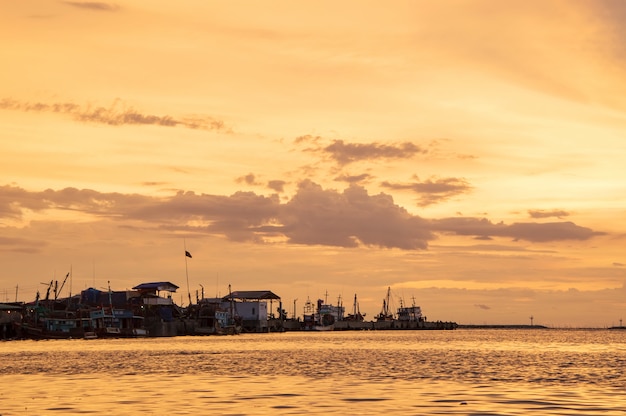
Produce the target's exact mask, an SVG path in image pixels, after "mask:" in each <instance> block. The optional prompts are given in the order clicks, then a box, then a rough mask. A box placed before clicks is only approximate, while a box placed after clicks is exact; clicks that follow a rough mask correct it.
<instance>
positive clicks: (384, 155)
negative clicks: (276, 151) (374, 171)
mask: <svg viewBox="0 0 626 416" xmlns="http://www.w3.org/2000/svg"><path fill="white" fill-rule="evenodd" d="M320 150H321V151H322V152H324V153H326V154H328V155H329V156H330V158H331V159H333V160H334V161H335V162H337V163H338V164H340V165H347V164H349V163H353V162H358V161H361V160H374V159H410V158H412V157H413V156H415V155H416V154H418V153H426V150H425V149H422V148H421V147H419V146H417V145H415V144H413V143H411V142H404V143H398V144H392V145H389V144H380V143H366V144H362V143H345V142H344V141H343V140H334V141H333V142H332V143H331V144H330V145H328V146H326V147H323V148H321V149H320Z"/></svg>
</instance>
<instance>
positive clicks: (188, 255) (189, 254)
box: [185, 250, 192, 259]
mask: <svg viewBox="0 0 626 416" xmlns="http://www.w3.org/2000/svg"><path fill="white" fill-rule="evenodd" d="M185 256H187V257H189V258H190V259H191V258H192V257H191V253H190V252H188V251H187V250H185Z"/></svg>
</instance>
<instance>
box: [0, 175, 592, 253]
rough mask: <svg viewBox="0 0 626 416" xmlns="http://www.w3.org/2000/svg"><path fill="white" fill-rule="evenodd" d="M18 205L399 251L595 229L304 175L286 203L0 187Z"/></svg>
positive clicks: (249, 196)
mask: <svg viewBox="0 0 626 416" xmlns="http://www.w3.org/2000/svg"><path fill="white" fill-rule="evenodd" d="M24 210H30V211H35V212H37V211H45V210H68V211H77V212H82V213H87V214H91V215H93V216H95V217H106V218H109V219H111V220H113V221H127V220H131V221H134V222H137V221H138V222H143V223H144V224H146V225H149V226H156V227H160V228H163V229H164V230H171V231H180V230H185V231H195V232H198V233H207V234H220V235H224V236H226V237H227V238H229V239H231V240H235V241H255V242H264V241H267V239H272V238H275V237H279V238H281V239H283V240H286V241H288V242H290V243H294V244H310V245H328V246H340V247H357V246H376V247H387V248H399V249H404V250H415V249H426V248H427V247H428V243H429V242H430V241H432V240H434V239H435V238H437V236H438V235H439V234H444V235H445V234H455V235H462V236H470V237H475V238H478V239H489V238H492V237H508V238H512V239H523V240H527V241H532V242H546V241H557V240H587V239H590V238H592V237H594V236H597V235H601V234H603V233H600V232H596V231H593V230H591V229H589V228H585V227H581V226H578V225H576V224H574V223H571V222H552V223H546V224H538V223H513V224H510V225H506V224H503V223H498V224H493V223H492V222H490V221H489V220H487V219H478V218H456V217H455V218H444V219H433V220H428V219H424V218H421V217H419V216H416V215H412V214H410V213H409V212H407V211H406V210H405V209H404V208H402V207H400V206H398V205H396V204H395V203H394V201H393V198H392V197H391V196H390V195H387V194H384V193H380V194H378V195H369V194H368V192H367V190H366V189H365V188H364V187H362V186H358V185H351V186H349V187H348V188H347V189H345V190H344V191H343V192H339V191H336V190H331V189H323V188H322V187H321V186H320V185H318V184H315V183H313V182H311V181H309V180H306V181H303V182H302V183H300V184H299V186H298V189H297V193H296V194H295V195H294V196H293V198H291V199H290V200H289V201H288V202H286V203H281V202H280V200H279V198H278V196H277V195H273V196H271V197H266V196H262V195H257V194H255V193H253V192H237V193H235V194H233V195H230V196H223V195H207V194H196V193H194V192H182V191H179V192H178V193H176V194H175V195H173V196H170V197H150V196H145V195H138V194H120V193H101V192H97V191H94V190H90V189H76V188H65V189H61V190H58V191H55V190H51V189H47V190H45V191H42V192H29V191H26V190H24V189H21V188H18V187H14V186H2V187H0V216H1V217H5V218H20V217H21V216H22V213H23V212H24Z"/></svg>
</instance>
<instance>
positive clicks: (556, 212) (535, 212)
mask: <svg viewBox="0 0 626 416" xmlns="http://www.w3.org/2000/svg"><path fill="white" fill-rule="evenodd" d="M528 214H529V215H530V217H531V218H550V217H556V218H563V217H567V216H569V215H570V213H569V212H567V211H563V210H560V209H553V210H549V211H547V210H543V209H529V210H528Z"/></svg>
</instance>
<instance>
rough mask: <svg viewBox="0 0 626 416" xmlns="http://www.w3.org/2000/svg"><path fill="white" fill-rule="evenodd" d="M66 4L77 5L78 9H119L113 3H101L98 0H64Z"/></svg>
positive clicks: (107, 10)
mask: <svg viewBox="0 0 626 416" xmlns="http://www.w3.org/2000/svg"><path fill="white" fill-rule="evenodd" d="M63 3H65V4H67V5H68V6H72V7H78V8H80V9H89V10H96V11H105V12H113V11H116V10H118V9H119V6H118V5H116V4H113V3H103V2H98V1H64V2H63Z"/></svg>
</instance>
